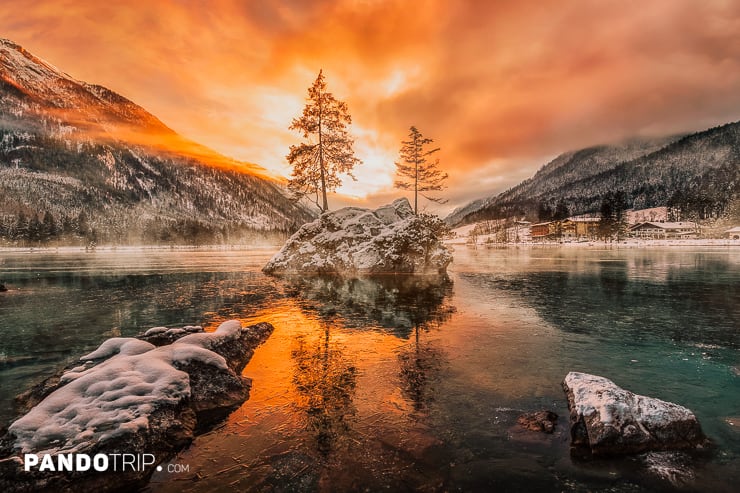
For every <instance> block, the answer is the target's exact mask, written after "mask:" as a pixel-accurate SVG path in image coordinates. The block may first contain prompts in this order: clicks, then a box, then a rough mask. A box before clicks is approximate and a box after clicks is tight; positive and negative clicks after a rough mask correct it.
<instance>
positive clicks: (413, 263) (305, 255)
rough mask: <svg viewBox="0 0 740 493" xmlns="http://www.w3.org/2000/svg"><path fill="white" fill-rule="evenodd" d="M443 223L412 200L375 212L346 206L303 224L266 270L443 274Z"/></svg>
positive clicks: (445, 259)
mask: <svg viewBox="0 0 740 493" xmlns="http://www.w3.org/2000/svg"><path fill="white" fill-rule="evenodd" d="M444 229H445V226H444V223H443V222H442V221H441V220H440V219H438V218H436V217H434V216H429V215H423V214H422V215H419V216H416V215H414V212H413V210H412V209H411V206H410V205H409V202H408V200H407V199H405V198H402V199H397V200H395V201H394V202H393V203H392V204H389V205H385V206H382V207H380V208H378V209H376V210H374V211H373V210H370V209H362V208H359V207H345V208H344V209H339V210H337V211H334V212H328V213H325V214H322V215H321V217H319V218H318V219H317V220H315V221H313V222H310V223H308V224H304V225H303V227H301V229H299V230H298V231H297V232H296V233H295V234H294V235H293V236H291V237H290V239H288V241H287V242H286V243H285V245H284V246H283V248H282V249H281V250H280V251H279V252H278V253H277V254H275V256H274V257H272V259H271V260H270V261H269V262H268V263H267V265H266V266H265V267H264V268H263V271H264V272H266V273H268V274H289V273H302V274H339V275H355V274H379V273H414V274H416V273H420V274H422V273H423V274H426V273H443V272H445V270H446V268H447V265H448V264H449V263H450V262H451V261H452V255H451V254H450V252H449V251H448V250H447V248H446V247H445V246H444V245H443V244H442V242H441V239H442V238H441V235H442V233H443V231H444Z"/></svg>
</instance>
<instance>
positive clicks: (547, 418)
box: [516, 410, 558, 433]
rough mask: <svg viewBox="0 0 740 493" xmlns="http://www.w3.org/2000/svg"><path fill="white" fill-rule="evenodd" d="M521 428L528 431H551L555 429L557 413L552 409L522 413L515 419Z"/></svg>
mask: <svg viewBox="0 0 740 493" xmlns="http://www.w3.org/2000/svg"><path fill="white" fill-rule="evenodd" d="M516 422H517V424H519V426H521V427H522V428H525V429H527V430H530V431H544V432H545V433H552V432H553V431H555V425H556V424H557V422H558V415H557V414H555V413H554V412H552V411H546V410H543V411H536V412H533V413H527V414H522V415H521V416H519V418H518V419H517V420H516Z"/></svg>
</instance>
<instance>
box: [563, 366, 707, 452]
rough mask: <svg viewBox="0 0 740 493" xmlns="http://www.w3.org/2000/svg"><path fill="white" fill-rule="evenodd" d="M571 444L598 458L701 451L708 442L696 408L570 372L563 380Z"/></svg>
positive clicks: (606, 380) (586, 374)
mask: <svg viewBox="0 0 740 493" xmlns="http://www.w3.org/2000/svg"><path fill="white" fill-rule="evenodd" d="M563 388H564V389H565V393H566V395H567V397H568V408H569V409H570V426H571V429H570V434H571V445H572V446H573V447H574V448H576V449H578V448H581V449H586V450H587V451H590V453H591V454H593V455H619V454H632V453H638V452H644V451H648V450H675V449H691V448H697V447H700V446H702V445H704V444H705V443H706V437H705V436H704V434H703V433H702V430H701V426H699V422H698V421H697V419H696V416H694V413H692V412H691V411H690V410H688V409H686V408H685V407H682V406H679V405H678V404H673V403H671V402H665V401H661V400H660V399H654V398H651V397H645V396H642V395H636V394H633V393H632V392H630V391H628V390H625V389H623V388H621V387H618V386H617V385H616V384H615V383H614V382H612V381H611V380H609V379H607V378H604V377H599V376H596V375H589V374H588V373H578V372H570V373H568V375H567V376H566V377H565V380H564V381H563Z"/></svg>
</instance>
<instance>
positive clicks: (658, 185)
mask: <svg viewBox="0 0 740 493" xmlns="http://www.w3.org/2000/svg"><path fill="white" fill-rule="evenodd" d="M739 184H740V122H734V123H727V124H724V125H719V126H716V127H712V128H710V129H706V130H702V131H699V132H694V133H690V134H681V135H674V136H667V137H660V138H653V139H644V138H643V139H639V138H638V139H630V140H628V141H624V142H623V143H621V144H612V145H600V146H592V147H587V148H584V149H579V150H575V151H568V152H565V153H563V154H561V155H559V156H557V157H556V158H555V159H553V160H552V161H550V162H549V163H547V164H545V165H543V166H542V167H541V168H540V169H539V170H538V171H537V172H536V173H535V174H534V175H533V176H532V177H530V178H527V179H526V180H524V181H522V182H521V183H519V184H517V185H515V186H514V187H512V188H510V189H508V190H506V191H504V192H501V193H498V194H494V195H491V196H488V197H484V198H481V199H477V200H475V201H472V202H470V203H468V204H466V205H465V206H463V207H460V208H458V209H456V210H455V211H453V212H452V213H451V214H449V215H448V216H447V217H446V218H445V221H446V222H447V223H448V224H449V225H451V226H459V225H462V224H468V223H471V222H476V221H480V220H484V219H500V218H504V217H515V216H519V217H521V216H526V217H527V218H529V219H531V220H538V219H542V218H541V217H540V216H541V214H540V213H541V211H542V210H545V211H546V210H554V209H555V207H556V204H557V203H558V202H560V201H562V202H563V203H564V204H565V205H566V206H567V207H568V209H569V212H570V213H571V214H583V213H595V212H598V210H599V206H600V203H601V201H602V200H603V199H604V198H605V197H606V196H607V195H608V194H609V193H610V192H614V191H617V190H622V191H624V192H626V194H627V200H628V204H627V205H628V206H629V207H634V208H636V209H641V208H648V207H655V206H665V205H668V206H672V207H673V208H674V209H675V210H676V211H677V212H678V214H679V215H680V214H683V215H684V216H685V217H694V218H697V219H705V218H710V217H718V216H719V215H720V214H722V212H723V211H724V210H725V209H726V208H727V206H728V204H730V203H732V202H733V201H736V200H738V187H739V186H740V185H739Z"/></svg>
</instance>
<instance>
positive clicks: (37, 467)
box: [23, 454, 162, 472]
mask: <svg viewBox="0 0 740 493" xmlns="http://www.w3.org/2000/svg"><path fill="white" fill-rule="evenodd" d="M155 463H156V457H155V456H154V454H95V455H92V456H90V455H88V454H40V455H37V454H24V456H23V470H24V471H26V472H32V471H38V472H86V471H97V472H111V471H112V472H143V471H146V470H147V469H148V468H150V467H152V466H154V464H155ZM161 470H162V466H157V471H161Z"/></svg>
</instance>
